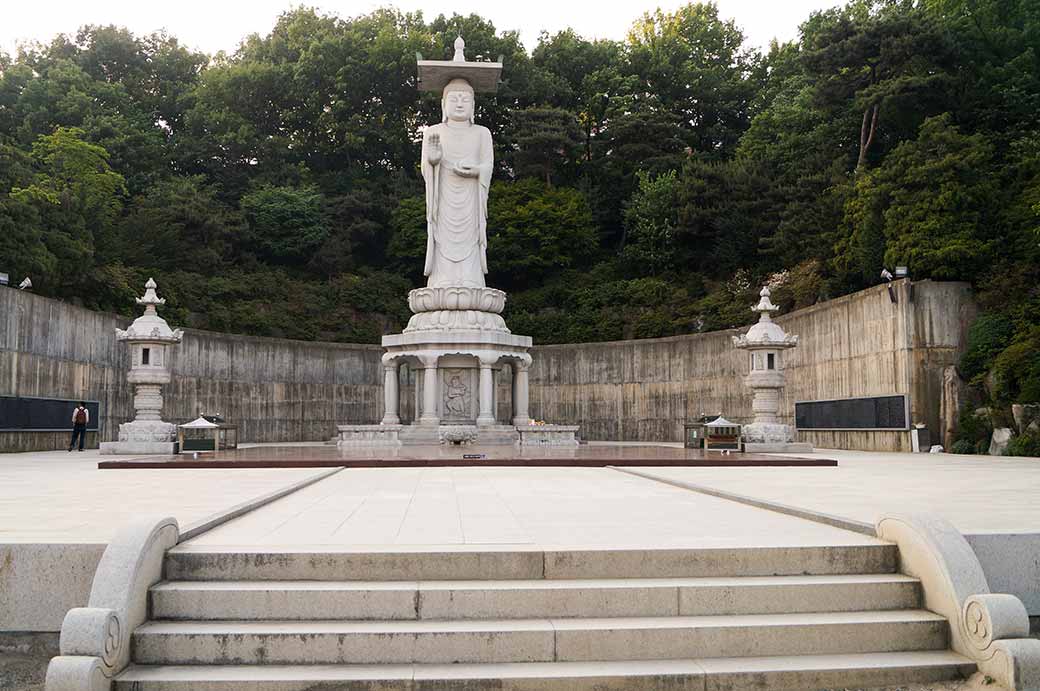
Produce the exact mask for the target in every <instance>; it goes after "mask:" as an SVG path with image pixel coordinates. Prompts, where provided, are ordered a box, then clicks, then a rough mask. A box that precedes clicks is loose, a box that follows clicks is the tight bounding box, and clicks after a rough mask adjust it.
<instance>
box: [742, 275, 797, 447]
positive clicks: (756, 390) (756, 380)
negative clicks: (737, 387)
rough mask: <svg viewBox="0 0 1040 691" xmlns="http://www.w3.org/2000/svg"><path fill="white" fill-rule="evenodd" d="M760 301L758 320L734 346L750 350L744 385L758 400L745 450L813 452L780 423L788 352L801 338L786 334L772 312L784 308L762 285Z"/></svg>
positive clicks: (746, 432) (745, 430) (753, 404)
mask: <svg viewBox="0 0 1040 691" xmlns="http://www.w3.org/2000/svg"><path fill="white" fill-rule="evenodd" d="M759 295H760V299H759V301H758V304H757V305H755V306H754V307H752V308H751V309H752V311H754V312H758V314H759V318H758V323H757V324H755V325H753V326H752V327H751V328H750V329H748V331H747V333H746V334H744V335H743V336H734V337H733V345H735V346H736V347H737V348H739V349H741V350H746V351H747V352H748V375H747V377H746V378H745V379H744V385H745V386H747V387H748V388H749V389H751V391H752V393H753V394H754V399H753V400H752V402H751V410H752V412H753V413H754V416H755V417H754V421H753V422H752V423H751V424H750V425H744V427H743V430H742V436H743V439H744V450H745V451H775V452H785V451H787V452H790V451H802V452H804V451H812V446H811V445H809V444H804V443H796V442H795V441H794V430H793V429H792V428H791V426H790V425H784V424H781V423H780V420H779V413H780V390H781V389H782V388H784V384H785V383H786V378H785V376H784V355H785V351H787V350H790V349H791V348H794V347H795V346H797V345H798V337H797V336H793V335H791V334H788V333H786V332H785V331H784V330H783V328H781V327H780V325H779V324H777V323H776V322H774V321H773V319H772V317H771V316H770V314H771V313H772V312H776V311H777V310H779V309H780V308H779V307H777V306H776V305H774V304H773V303H772V302H771V301H770V300H769V288H762V292H761V293H759Z"/></svg>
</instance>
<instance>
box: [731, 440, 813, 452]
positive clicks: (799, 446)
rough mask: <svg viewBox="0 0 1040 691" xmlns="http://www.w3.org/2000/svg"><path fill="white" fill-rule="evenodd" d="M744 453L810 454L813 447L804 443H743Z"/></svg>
mask: <svg viewBox="0 0 1040 691" xmlns="http://www.w3.org/2000/svg"><path fill="white" fill-rule="evenodd" d="M744 451H745V452H746V453H812V451H813V445H812V444H810V443H808V442H804V441H786V442H750V441H746V442H744Z"/></svg>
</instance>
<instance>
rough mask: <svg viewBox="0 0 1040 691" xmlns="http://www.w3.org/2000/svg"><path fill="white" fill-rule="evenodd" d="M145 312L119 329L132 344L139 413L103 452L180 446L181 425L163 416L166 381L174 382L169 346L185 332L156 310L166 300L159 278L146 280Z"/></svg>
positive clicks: (139, 301) (129, 377) (155, 450)
mask: <svg viewBox="0 0 1040 691" xmlns="http://www.w3.org/2000/svg"><path fill="white" fill-rule="evenodd" d="M144 287H145V292H144V297H140V298H137V304H138V305H144V314H142V315H141V316H140V317H138V318H137V319H135V320H134V323H133V324H131V325H130V326H129V327H127V329H126V331H123V330H122V329H116V340H119V341H123V342H125V343H127V344H128V345H129V346H130V373H129V374H128V375H127V377H126V379H127V381H129V382H130V383H131V384H133V385H134V409H135V411H136V412H135V415H134V419H133V420H132V421H131V422H127V423H124V424H122V425H119V441H117V442H106V443H103V444H102V445H101V453H106V454H122V453H148V454H152V453H155V454H172V453H174V451H175V448H176V443H175V442H176V439H177V426H176V425H174V424H173V423H170V422H163V420H162V406H163V398H162V385H163V384H169V383H170V369H169V364H168V363H169V349H170V348H171V347H172V346H174V345H176V344H177V343H180V342H181V339H182V338H183V337H184V332H182V331H181V330H180V329H178V330H176V331H174V330H173V329H171V328H170V326H169V325H168V324H167V323H166V320H165V319H163V318H162V317H160V316H159V315H158V314H156V311H155V308H156V307H157V306H158V305H164V304H166V300H164V299H163V298H161V297H159V296H158V295H156V293H155V281H154V280H152V279H151V278H149V279H148V282H147V283H145V285H144Z"/></svg>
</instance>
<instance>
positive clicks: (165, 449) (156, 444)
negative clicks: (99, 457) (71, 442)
mask: <svg viewBox="0 0 1040 691" xmlns="http://www.w3.org/2000/svg"><path fill="white" fill-rule="evenodd" d="M178 450H179V449H178V445H177V442H175V441H105V442H101V447H100V451H101V453H102V454H105V455H108V456H116V455H120V456H126V455H129V454H141V455H152V454H155V455H162V456H170V455H173V454H175V453H177V452H178Z"/></svg>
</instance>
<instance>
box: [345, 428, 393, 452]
mask: <svg viewBox="0 0 1040 691" xmlns="http://www.w3.org/2000/svg"><path fill="white" fill-rule="evenodd" d="M403 428H404V425H337V426H336V429H338V430H339V439H337V440H336V446H348V447H351V446H400V445H401V430H402V429H403Z"/></svg>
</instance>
